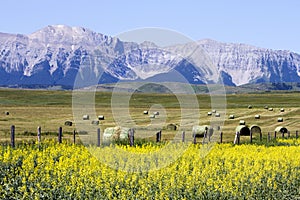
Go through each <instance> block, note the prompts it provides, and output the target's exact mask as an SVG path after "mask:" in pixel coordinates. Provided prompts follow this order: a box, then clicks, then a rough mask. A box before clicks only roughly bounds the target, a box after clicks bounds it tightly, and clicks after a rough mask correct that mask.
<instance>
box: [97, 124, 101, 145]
mask: <svg viewBox="0 0 300 200" xmlns="http://www.w3.org/2000/svg"><path fill="white" fill-rule="evenodd" d="M100 137H101V134H100V128H97V147H100V142H101V141H100Z"/></svg>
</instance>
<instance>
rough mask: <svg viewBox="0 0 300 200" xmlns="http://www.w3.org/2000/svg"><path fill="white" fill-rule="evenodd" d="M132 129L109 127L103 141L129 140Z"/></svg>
mask: <svg viewBox="0 0 300 200" xmlns="http://www.w3.org/2000/svg"><path fill="white" fill-rule="evenodd" d="M129 130H130V128H126V127H120V126H116V127H108V128H106V129H105V130H104V133H103V140H104V141H108V140H119V139H127V138H128V134H129Z"/></svg>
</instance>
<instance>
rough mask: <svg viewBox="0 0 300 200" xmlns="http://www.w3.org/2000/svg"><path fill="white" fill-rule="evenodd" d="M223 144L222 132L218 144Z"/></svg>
mask: <svg viewBox="0 0 300 200" xmlns="http://www.w3.org/2000/svg"><path fill="white" fill-rule="evenodd" d="M222 142H223V132H221V133H220V143H222Z"/></svg>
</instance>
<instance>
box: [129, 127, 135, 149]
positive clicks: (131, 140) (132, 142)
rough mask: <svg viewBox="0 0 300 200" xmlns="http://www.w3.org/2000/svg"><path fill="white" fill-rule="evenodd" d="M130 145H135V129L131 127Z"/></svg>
mask: <svg viewBox="0 0 300 200" xmlns="http://www.w3.org/2000/svg"><path fill="white" fill-rule="evenodd" d="M129 145H130V146H131V147H132V146H134V129H133V128H131V129H129Z"/></svg>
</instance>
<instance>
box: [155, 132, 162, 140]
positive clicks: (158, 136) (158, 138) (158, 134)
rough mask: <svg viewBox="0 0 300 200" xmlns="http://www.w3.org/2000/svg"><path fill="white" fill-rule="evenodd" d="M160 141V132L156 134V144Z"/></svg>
mask: <svg viewBox="0 0 300 200" xmlns="http://www.w3.org/2000/svg"><path fill="white" fill-rule="evenodd" d="M160 141H161V130H160V131H158V132H157V133H156V142H160Z"/></svg>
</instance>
